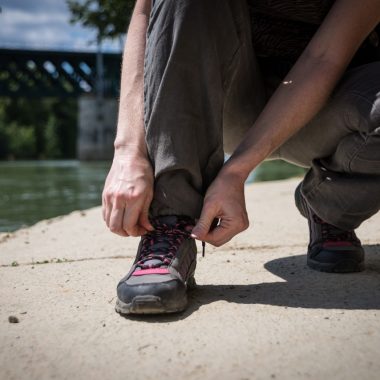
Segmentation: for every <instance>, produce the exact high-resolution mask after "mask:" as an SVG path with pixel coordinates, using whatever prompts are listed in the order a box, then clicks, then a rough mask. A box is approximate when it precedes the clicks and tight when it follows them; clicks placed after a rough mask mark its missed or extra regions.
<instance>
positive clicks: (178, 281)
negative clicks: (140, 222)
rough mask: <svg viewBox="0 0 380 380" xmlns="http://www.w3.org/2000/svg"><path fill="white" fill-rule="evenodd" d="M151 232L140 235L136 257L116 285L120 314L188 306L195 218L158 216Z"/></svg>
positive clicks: (169, 310) (193, 250)
mask: <svg viewBox="0 0 380 380" xmlns="http://www.w3.org/2000/svg"><path fill="white" fill-rule="evenodd" d="M152 224H153V226H154V227H155V229H154V231H151V232H148V233H147V234H146V235H144V236H142V238H141V242H140V245H139V248H138V251H137V256H136V260H135V262H134V264H133V266H132V268H131V270H130V271H129V273H128V274H127V275H126V276H125V277H124V278H123V279H122V280H121V281H120V282H119V284H118V286H117V298H118V299H117V302H116V311H117V312H118V313H120V314H158V313H173V312H179V311H182V310H184V309H185V308H186V306H187V294H186V293H187V289H188V288H189V287H192V286H195V280H194V272H195V266H196V255H197V248H196V244H195V241H194V239H192V238H191V237H190V234H191V230H192V228H193V226H194V220H193V219H191V218H188V217H182V216H161V217H157V218H155V219H154V220H152Z"/></svg>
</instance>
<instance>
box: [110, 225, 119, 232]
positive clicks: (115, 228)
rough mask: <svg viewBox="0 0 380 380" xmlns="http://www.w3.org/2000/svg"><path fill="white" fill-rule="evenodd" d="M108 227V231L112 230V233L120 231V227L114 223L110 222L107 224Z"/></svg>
mask: <svg viewBox="0 0 380 380" xmlns="http://www.w3.org/2000/svg"><path fill="white" fill-rule="evenodd" d="M109 229H110V231H111V232H113V233H114V234H117V233H118V232H119V231H120V228H119V227H117V226H114V225H112V224H111V225H110V226H109Z"/></svg>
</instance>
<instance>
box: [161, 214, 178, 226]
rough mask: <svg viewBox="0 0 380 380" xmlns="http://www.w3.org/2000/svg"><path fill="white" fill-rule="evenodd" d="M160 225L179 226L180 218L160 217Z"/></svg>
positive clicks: (173, 216) (174, 216)
mask: <svg viewBox="0 0 380 380" xmlns="http://www.w3.org/2000/svg"><path fill="white" fill-rule="evenodd" d="M158 219H159V221H160V223H163V224H167V225H168V226H171V227H172V226H175V225H176V224H177V221H178V218H177V216H176V215H165V216H160V217H158Z"/></svg>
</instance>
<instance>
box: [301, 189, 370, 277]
mask: <svg viewBox="0 0 380 380" xmlns="http://www.w3.org/2000/svg"><path fill="white" fill-rule="evenodd" d="M295 201H296V206H297V208H298V210H299V212H300V213H301V215H303V216H304V217H305V218H307V220H308V221H309V231H310V242H309V246H308V251H307V265H308V266H309V267H310V268H312V269H315V270H318V271H321V272H335V273H350V272H360V271H362V270H364V249H363V247H362V245H361V243H360V240H359V239H358V238H357V236H356V234H355V232H354V231H345V230H341V229H340V228H338V227H335V226H333V225H331V224H329V223H326V222H325V221H323V220H322V219H321V218H320V217H318V215H317V214H316V213H315V212H314V211H313V210H312V209H311V208H310V206H309V205H308V203H307V202H306V200H305V198H304V196H303V195H302V193H301V185H298V187H297V189H296V191H295Z"/></svg>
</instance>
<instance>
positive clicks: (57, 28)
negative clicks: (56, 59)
mask: <svg viewBox="0 0 380 380" xmlns="http://www.w3.org/2000/svg"><path fill="white" fill-rule="evenodd" d="M0 7H1V8H2V12H1V13H0V47H10V48H25V49H58V50H80V51H83V50H95V45H94V44H90V42H91V41H94V39H95V33H94V32H93V31H91V30H88V29H85V28H83V27H81V26H80V25H71V24H70V23H69V19H70V12H69V10H68V7H67V5H66V1H65V0H0ZM103 50H105V51H119V50H120V44H119V41H116V40H115V41H113V42H112V41H106V42H105V43H104V48H103Z"/></svg>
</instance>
